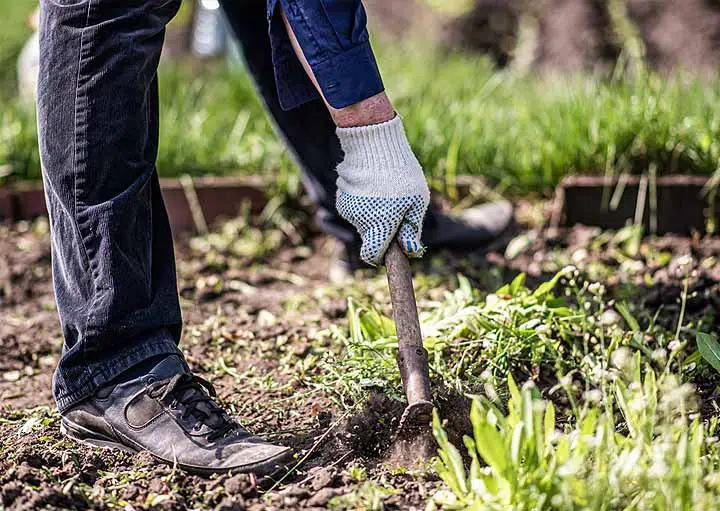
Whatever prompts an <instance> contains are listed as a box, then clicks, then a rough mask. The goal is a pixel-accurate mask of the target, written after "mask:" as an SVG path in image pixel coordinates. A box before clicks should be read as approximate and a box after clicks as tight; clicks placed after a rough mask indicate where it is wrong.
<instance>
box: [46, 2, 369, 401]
mask: <svg viewBox="0 0 720 511" xmlns="http://www.w3.org/2000/svg"><path fill="white" fill-rule="evenodd" d="M223 3H224V6H225V8H226V10H227V13H228V15H229V19H230V20H231V23H232V26H233V28H234V30H235V32H236V35H237V36H238V38H239V39H240V42H241V45H242V48H243V50H244V53H245V57H246V60H247V64H248V67H249V69H250V71H251V72H252V74H253V76H254V77H255V80H256V82H257V85H258V89H259V92H260V93H261V94H262V96H263V98H264V100H265V102H266V104H267V107H268V111H269V112H270V114H271V115H272V117H273V119H274V121H275V124H276V126H277V127H278V128H279V131H280V133H281V135H282V136H283V137H284V138H285V140H286V142H287V143H288V145H289V147H290V149H291V151H292V152H293V153H294V155H295V156H296V159H297V161H298V163H299V165H300V167H301V169H302V172H303V178H304V182H305V184H306V186H307V188H308V190H309V193H310V195H311V197H312V198H313V200H315V202H316V203H317V204H318V206H319V213H318V220H319V222H320V225H321V226H322V227H323V228H324V229H325V230H326V231H327V232H328V233H330V234H332V235H334V236H335V237H337V238H339V239H341V240H343V241H345V242H353V241H356V235H355V233H354V230H353V229H352V228H351V227H350V226H349V225H348V224H347V223H346V222H345V221H344V220H342V219H341V218H340V217H339V216H338V215H337V213H336V211H335V178H336V176H335V172H334V169H335V166H336V164H337V163H338V162H339V161H340V159H341V158H342V152H341V150H340V146H339V143H338V141H337V138H336V136H335V133H334V125H333V123H332V120H331V119H330V116H329V114H328V113H327V111H326V109H325V107H324V106H323V104H322V103H321V102H319V101H312V102H309V103H304V104H303V105H301V106H299V107H298V108H295V109H293V110H291V111H284V110H282V108H280V103H279V100H278V95H277V92H276V90H277V88H276V84H275V73H274V69H273V63H272V52H271V48H270V44H269V38H268V33H267V30H268V25H267V20H266V3H265V0H259V1H258V0H249V1H243V2H235V1H229V0H228V1H226V2H223ZM179 5H180V0H42V2H41V20H40V81H39V87H38V124H39V134H40V151H41V156H42V166H43V179H44V183H45V193H46V200H47V204H48V211H49V215H50V226H51V234H52V253H53V280H54V285H55V294H56V301H57V305H58V311H59V313H60V320H61V325H62V331H63V335H64V338H65V344H64V346H63V351H62V356H61V358H60V362H59V364H58V367H57V370H56V372H55V376H54V379H53V393H54V396H55V399H56V401H57V405H58V408H59V409H60V411H61V412H62V411H64V410H66V409H67V408H69V407H70V406H72V405H73V404H75V403H77V402H78V401H80V400H82V399H84V398H86V397H88V396H89V395H91V394H92V393H93V392H94V391H95V390H96V389H97V388H98V387H100V386H102V385H103V384H105V383H107V382H109V381H110V380H112V379H113V378H115V377H116V376H117V375H118V374H120V373H121V372H123V371H125V370H126V369H128V368H130V367H132V366H134V365H136V364H138V363H140V362H142V361H143V360H146V359H148V358H150V357H153V356H155V355H162V354H166V353H167V354H169V353H179V350H178V348H177V343H178V341H179V339H180V331H181V324H182V319H181V315H180V307H179V303H178V296H177V287H176V280H175V279H176V276H175V262H174V254H173V244H172V237H171V232H170V227H169V224H168V219H167V215H166V212H165V206H164V204H163V200H162V196H161V194H160V187H159V183H158V176H157V171H156V168H155V159H156V155H157V146H158V92H157V74H156V71H157V65H158V61H159V57H160V52H161V49H162V44H163V39H164V34H165V25H166V24H167V23H168V22H169V21H170V20H171V19H172V17H173V16H174V15H175V14H176V12H177V10H178V8H179ZM360 99H362V98H360Z"/></svg>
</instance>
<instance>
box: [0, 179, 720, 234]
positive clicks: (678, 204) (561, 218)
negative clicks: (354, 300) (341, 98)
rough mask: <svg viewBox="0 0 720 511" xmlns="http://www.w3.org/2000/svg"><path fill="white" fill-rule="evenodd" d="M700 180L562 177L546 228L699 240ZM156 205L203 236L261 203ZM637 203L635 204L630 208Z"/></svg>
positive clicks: (707, 191) (29, 203)
mask: <svg viewBox="0 0 720 511" xmlns="http://www.w3.org/2000/svg"><path fill="white" fill-rule="evenodd" d="M710 181H711V180H710V179H708V178H707V177H706V176H691V175H667V176H661V177H658V178H657V179H654V180H653V179H650V178H649V177H648V176H621V177H617V176H616V177H605V176H569V177H567V178H565V179H563V181H562V182H561V183H560V184H559V185H558V187H557V189H556V194H555V201H554V203H553V212H552V217H551V220H550V225H551V226H552V227H560V226H571V225H574V224H585V225H594V226H598V227H602V228H605V229H618V228H620V227H623V226H624V225H627V223H628V222H634V221H635V222H638V223H642V224H643V225H644V226H645V228H646V232H656V233H658V234H664V233H679V234H689V233H691V232H692V231H698V232H701V233H704V232H705V229H706V225H707V218H708V216H709V215H714V217H715V224H716V225H720V224H718V222H720V207H714V206H713V204H712V203H713V202H714V194H713V192H712V189H711V187H710V186H709V184H710ZM161 185H162V191H163V197H164V199H165V204H166V206H167V209H168V214H169V216H170V223H171V225H172V229H173V232H174V233H177V234H179V233H182V232H187V231H191V232H192V231H195V232H197V231H198V230H203V228H204V227H205V226H207V225H211V224H212V223H214V222H215V221H217V220H218V219H220V218H230V217H233V216H235V215H237V214H238V213H239V211H240V208H241V207H242V204H243V203H245V202H249V204H250V211H251V213H253V214H257V213H259V212H260V211H262V209H263V208H264V207H265V205H266V204H267V201H268V199H269V198H268V194H267V187H266V186H265V181H264V179H263V178H261V177H259V176H240V177H200V178H193V179H190V178H187V177H186V178H182V179H161ZM455 187H456V191H457V194H458V196H459V197H463V196H466V195H468V193H470V192H471V190H473V189H477V188H485V189H486V188H487V187H486V186H485V185H484V180H483V179H482V178H481V177H474V176H458V178H457V182H456V183H455ZM638 198H639V199H640V200H638ZM45 214H46V208H45V196H44V194H43V189H42V186H41V185H40V184H36V183H32V184H27V183H21V184H17V185H13V186H9V187H0V221H2V220H11V221H16V220H28V219H32V218H36V217H39V216H42V215H45Z"/></svg>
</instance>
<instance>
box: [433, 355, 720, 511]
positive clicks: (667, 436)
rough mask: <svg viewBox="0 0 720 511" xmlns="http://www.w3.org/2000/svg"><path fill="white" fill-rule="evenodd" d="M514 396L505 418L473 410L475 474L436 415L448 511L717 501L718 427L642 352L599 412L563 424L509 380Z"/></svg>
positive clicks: (439, 498) (481, 405)
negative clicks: (696, 411)
mask: <svg viewBox="0 0 720 511" xmlns="http://www.w3.org/2000/svg"><path fill="white" fill-rule="evenodd" d="M624 378H627V381H623V379H624ZM508 387H509V389H510V394H511V399H510V402H509V404H508V411H507V413H504V412H502V411H501V410H500V409H498V408H497V407H496V406H494V405H493V404H492V403H490V402H488V401H487V400H485V399H482V398H476V399H475V400H474V402H473V407H472V412H471V421H472V424H473V436H472V437H469V436H466V437H465V438H464V444H465V447H466V449H467V452H468V455H469V457H470V459H471V463H470V468H469V471H468V470H466V468H465V466H464V463H463V459H462V457H461V455H460V452H459V451H458V449H457V448H456V447H455V446H454V445H452V444H451V443H450V442H449V441H448V438H447V435H446V434H445V432H444V431H443V428H442V426H441V424H440V420H439V418H438V416H437V414H436V415H435V417H434V422H433V431H434V434H435V437H436V439H437V441H438V444H439V446H440V449H439V451H438V453H439V459H438V462H437V470H438V474H439V475H440V477H441V478H442V479H443V480H444V481H445V483H446V484H447V486H448V489H449V491H444V492H440V493H438V494H437V495H436V497H435V504H436V505H439V506H441V507H443V509H487V510H493V509H497V510H506V509H513V510H516V511H522V510H539V509H558V510H571V509H583V510H591V509H592V510H601V509H627V510H630V509H633V510H653V511H655V510H657V511H661V510H666V509H688V510H690V509H710V508H711V507H712V505H713V503H714V502H716V500H717V499H718V498H719V497H720V484H719V483H720V479H719V478H718V477H717V476H716V475H715V473H714V471H715V469H716V467H717V466H718V463H720V450H718V448H717V443H716V442H717V440H716V439H714V438H712V437H710V436H711V435H712V434H713V433H714V432H715V429H716V426H717V424H716V421H715V422H713V423H712V424H711V425H709V426H707V425H704V424H702V423H701V422H700V421H699V420H698V419H697V418H696V417H694V415H693V411H694V408H693V404H692V394H693V393H692V389H691V388H689V387H688V386H687V385H680V384H679V383H678V381H677V378H675V376H674V375H670V376H665V377H664V378H663V379H662V380H661V381H657V380H656V375H655V372H654V371H653V369H652V368H651V367H650V366H648V365H645V366H644V368H643V370H642V371H641V358H640V353H639V352H638V353H636V355H635V356H634V357H633V361H632V367H631V368H630V371H629V373H624V374H622V375H621V376H620V377H618V378H617V379H616V380H614V381H613V382H611V383H609V384H608V385H607V387H606V388H605V392H604V393H603V394H604V396H603V397H604V399H603V400H602V402H601V403H598V404H594V405H589V406H587V407H585V408H584V410H583V412H582V413H581V414H579V415H576V416H574V417H573V419H572V421H571V422H570V423H567V424H565V425H563V424H560V423H558V421H557V420H556V417H555V408H554V406H553V404H552V403H551V402H548V401H543V400H540V399H537V397H536V396H537V393H536V392H534V391H533V387H532V386H525V387H523V389H522V390H518V388H517V386H516V385H515V383H514V381H513V380H512V377H509V381H508ZM616 412H618V413H616Z"/></svg>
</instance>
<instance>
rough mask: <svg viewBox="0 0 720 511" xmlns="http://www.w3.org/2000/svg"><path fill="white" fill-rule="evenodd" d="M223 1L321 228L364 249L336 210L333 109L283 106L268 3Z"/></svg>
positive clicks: (337, 155)
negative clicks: (269, 24) (274, 56)
mask: <svg viewBox="0 0 720 511" xmlns="http://www.w3.org/2000/svg"><path fill="white" fill-rule="evenodd" d="M220 3H221V4H222V7H223V10H224V11H225V14H226V15H227V17H228V20H229V22H230V26H231V27H232V30H233V34H234V35H235V37H236V38H237V40H238V42H239V43H240V48H241V50H242V53H243V57H244V59H245V63H246V66H247V68H248V70H249V71H250V73H251V75H252V77H253V79H254V82H255V85H256V88H257V90H258V92H259V94H260V95H261V96H262V99H263V101H264V103H265V107H266V109H267V111H268V113H269V114H270V117H271V120H272V121H273V124H274V126H275V129H276V131H277V132H278V134H279V135H280V137H281V138H282V139H283V140H284V142H285V144H286V146H287V148H288V150H289V151H290V153H291V154H292V155H293V157H294V158H295V161H296V162H297V164H298V165H299V167H300V170H301V172H302V178H303V184H304V185H305V188H306V190H307V191H308V194H309V195H310V198H311V199H312V200H313V202H314V203H315V204H316V205H317V206H318V210H317V217H316V218H317V222H318V224H319V226H320V228H321V229H322V230H323V231H324V232H326V233H327V234H329V235H331V236H334V237H335V238H337V239H339V240H341V241H343V242H345V243H356V244H358V246H359V243H360V241H359V237H358V235H357V232H356V231H355V229H354V228H353V227H352V225H350V224H349V223H348V222H347V221H346V220H345V219H343V218H342V217H341V216H340V215H339V214H338V212H337V209H336V208H335V194H336V192H337V185H336V184H335V181H336V180H337V174H336V173H335V168H336V167H337V164H338V163H340V161H342V158H343V152H342V149H341V148H340V141H339V140H338V138H337V136H336V135H335V124H334V123H333V120H332V118H331V117H330V114H329V112H328V111H327V108H326V107H325V105H324V104H323V102H322V101H320V100H319V99H318V100H315V101H310V102H306V103H303V104H301V105H299V106H297V107H295V108H293V109H291V110H283V109H282V108H281V106H280V101H279V99H278V92H277V86H276V82H275V71H274V68H273V60H272V52H271V48H270V38H269V37H268V22H267V20H266V6H267V4H266V0H246V1H244V2H237V1H234V0H221V2H220Z"/></svg>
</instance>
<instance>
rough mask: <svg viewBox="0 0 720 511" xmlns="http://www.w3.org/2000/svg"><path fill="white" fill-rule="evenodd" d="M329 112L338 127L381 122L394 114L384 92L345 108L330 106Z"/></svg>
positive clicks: (353, 126)
mask: <svg viewBox="0 0 720 511" xmlns="http://www.w3.org/2000/svg"><path fill="white" fill-rule="evenodd" d="M330 114H331V115H332V118H333V120H334V121H335V125H336V126H337V127H338V128H356V127H361V126H370V125H374V124H381V123H384V122H387V121H390V120H392V119H393V118H394V117H395V115H396V114H395V109H394V108H393V106H392V103H390V99H389V98H388V97H387V95H386V94H385V93H384V92H381V93H380V94H376V95H375V96H371V97H369V98H367V99H364V100H362V101H360V102H358V103H355V104H353V105H350V106H347V107H345V108H340V109H335V108H332V107H330Z"/></svg>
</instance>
